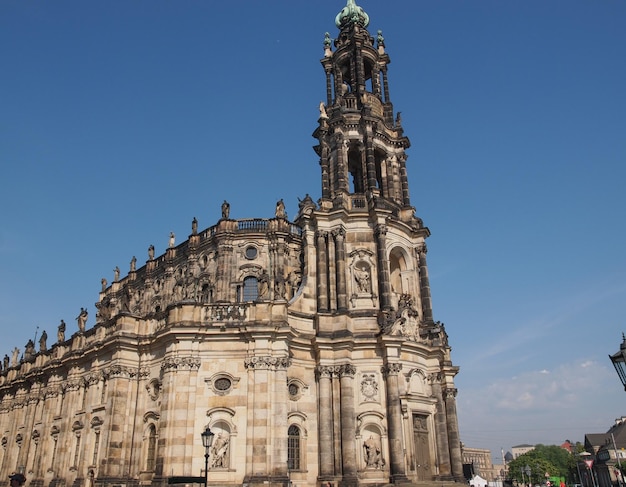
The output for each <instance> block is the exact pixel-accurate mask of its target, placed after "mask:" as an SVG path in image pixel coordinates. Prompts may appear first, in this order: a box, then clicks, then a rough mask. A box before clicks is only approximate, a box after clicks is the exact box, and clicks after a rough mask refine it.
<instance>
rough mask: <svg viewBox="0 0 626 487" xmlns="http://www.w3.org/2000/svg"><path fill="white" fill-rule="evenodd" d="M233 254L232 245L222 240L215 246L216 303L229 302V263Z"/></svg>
mask: <svg viewBox="0 0 626 487" xmlns="http://www.w3.org/2000/svg"><path fill="white" fill-rule="evenodd" d="M232 253H233V247H232V245H229V244H228V243H226V242H224V241H223V240H222V241H220V242H219V243H218V246H217V272H216V282H217V286H216V287H217V296H216V298H217V299H216V300H217V301H231V296H230V282H231V278H230V277H231V276H230V261H231V256H232Z"/></svg>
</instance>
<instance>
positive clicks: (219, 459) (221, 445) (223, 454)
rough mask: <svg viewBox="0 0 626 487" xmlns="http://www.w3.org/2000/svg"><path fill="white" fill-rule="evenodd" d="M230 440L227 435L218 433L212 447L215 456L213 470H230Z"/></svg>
mask: <svg viewBox="0 0 626 487" xmlns="http://www.w3.org/2000/svg"><path fill="white" fill-rule="evenodd" d="M229 443H230V438H229V437H228V435H226V434H225V433H218V434H217V436H216V437H215V441H214V442H213V446H212V447H211V454H212V456H213V462H212V464H211V466H212V467H213V468H228V458H227V454H228V447H229Z"/></svg>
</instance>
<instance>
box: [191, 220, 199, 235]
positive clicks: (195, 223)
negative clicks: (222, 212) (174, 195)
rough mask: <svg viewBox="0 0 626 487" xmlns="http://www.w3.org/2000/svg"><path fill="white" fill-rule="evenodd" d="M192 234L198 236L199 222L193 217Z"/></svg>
mask: <svg viewBox="0 0 626 487" xmlns="http://www.w3.org/2000/svg"><path fill="white" fill-rule="evenodd" d="M191 234H192V235H198V220H197V219H196V217H195V216H194V217H193V220H191Z"/></svg>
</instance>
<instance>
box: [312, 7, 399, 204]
mask: <svg viewBox="0 0 626 487" xmlns="http://www.w3.org/2000/svg"><path fill="white" fill-rule="evenodd" d="M335 24H336V26H337V27H338V29H339V35H338V37H337V38H336V39H335V40H334V42H333V41H332V40H331V38H330V34H328V33H326V36H325V39H324V58H323V59H322V61H321V63H322V66H323V67H324V71H325V73H326V103H325V104H323V103H322V104H320V126H319V128H318V130H316V131H315V133H314V137H316V138H317V139H318V140H319V145H318V146H317V147H316V148H315V149H316V151H317V153H318V155H319V156H320V165H321V167H322V198H323V199H324V200H329V201H331V202H332V203H333V205H339V206H345V205H344V204H342V203H340V202H341V200H342V199H345V198H346V197H347V196H348V195H353V196H360V197H361V198H362V201H363V202H366V201H367V203H368V205H369V204H371V205H373V206H374V207H376V206H377V205H378V206H381V205H382V206H385V205H391V207H393V208H394V209H395V210H398V211H400V210H405V212H406V210H407V209H409V208H410V204H411V203H410V199H409V188H408V181H407V175H406V154H405V149H407V148H408V147H409V145H410V142H409V139H408V138H407V137H405V136H404V135H403V130H402V125H401V121H400V115H399V114H398V115H397V116H396V117H395V120H394V113H393V104H392V103H391V99H390V97H389V82H388V79H387V67H388V65H389V63H390V59H389V56H388V55H387V53H386V52H385V40H384V38H383V35H382V31H380V30H379V31H378V33H377V36H376V38H374V37H372V36H370V34H369V32H368V31H367V26H368V24H369V17H368V15H367V14H366V13H365V11H364V10H363V9H362V8H361V7H359V6H357V5H356V4H355V3H354V0H349V1H348V4H347V5H346V6H345V7H344V8H343V9H342V10H341V12H339V14H338V15H337V17H336V18H335ZM333 47H334V51H333Z"/></svg>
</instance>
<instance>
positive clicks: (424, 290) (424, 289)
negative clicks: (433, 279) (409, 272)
mask: <svg viewBox="0 0 626 487" xmlns="http://www.w3.org/2000/svg"><path fill="white" fill-rule="evenodd" d="M426 252H427V249H426V244H422V245H421V246H420V247H419V248H418V249H417V258H418V259H419V262H418V264H419V270H420V295H421V298H422V315H423V317H424V321H425V322H432V321H433V307H432V303H431V300H430V281H429V279H428V265H427V264H426Z"/></svg>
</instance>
